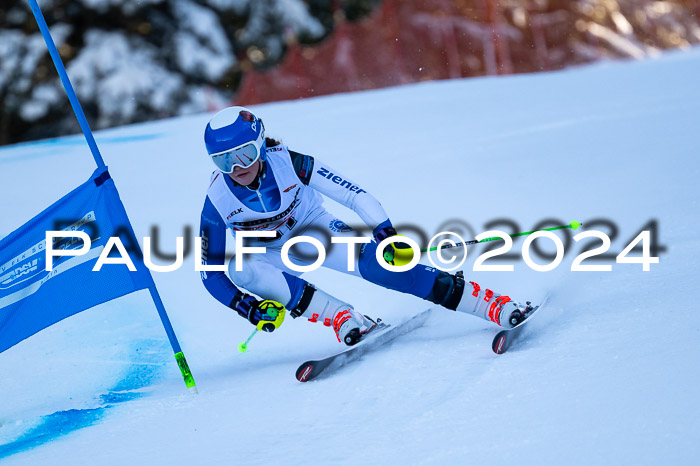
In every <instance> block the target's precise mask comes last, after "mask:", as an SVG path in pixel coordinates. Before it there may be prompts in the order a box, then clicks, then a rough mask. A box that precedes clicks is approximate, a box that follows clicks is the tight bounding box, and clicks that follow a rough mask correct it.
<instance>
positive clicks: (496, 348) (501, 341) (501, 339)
mask: <svg viewBox="0 0 700 466" xmlns="http://www.w3.org/2000/svg"><path fill="white" fill-rule="evenodd" d="M507 337H508V336H507V335H506V332H505V331H502V332H499V333H498V335H496V338H494V339H493V345H492V346H491V349H493V352H494V353H496V354H503V352H504V351H505V350H506V340H507Z"/></svg>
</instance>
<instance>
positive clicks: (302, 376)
mask: <svg viewBox="0 0 700 466" xmlns="http://www.w3.org/2000/svg"><path fill="white" fill-rule="evenodd" d="M313 371H314V365H313V364H311V363H307V364H302V365H301V366H300V367H299V369H297V374H296V376H297V380H298V381H299V382H306V381H308V380H309V377H310V376H311V374H312V373H313Z"/></svg>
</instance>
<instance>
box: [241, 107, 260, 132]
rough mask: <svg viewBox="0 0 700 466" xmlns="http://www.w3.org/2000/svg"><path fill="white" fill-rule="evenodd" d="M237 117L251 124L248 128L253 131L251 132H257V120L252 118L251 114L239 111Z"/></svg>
mask: <svg viewBox="0 0 700 466" xmlns="http://www.w3.org/2000/svg"><path fill="white" fill-rule="evenodd" d="M239 115H240V116H241V118H242V119H243V121H247V122H249V123H252V124H251V125H250V127H251V128H252V129H253V131H257V130H258V119H257V118H255V116H254V115H253V114H252V113H250V112H246V111H245V110H241V111H240V112H239Z"/></svg>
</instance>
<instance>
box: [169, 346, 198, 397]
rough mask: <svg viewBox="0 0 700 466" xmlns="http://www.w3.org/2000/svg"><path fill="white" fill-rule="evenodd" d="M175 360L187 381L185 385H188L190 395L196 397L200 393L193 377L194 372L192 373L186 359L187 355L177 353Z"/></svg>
mask: <svg viewBox="0 0 700 466" xmlns="http://www.w3.org/2000/svg"><path fill="white" fill-rule="evenodd" d="M175 360H176V361H177V365H178V367H179V368H180V372H181V373H182V378H183V379H185V385H187V388H188V389H189V390H190V393H192V394H193V395H196V394H197V393H199V392H198V391H197V385H195V383H194V377H192V372H190V367H189V366H188V365H187V360H186V359H185V355H184V354H182V351H180V352H179V353H175Z"/></svg>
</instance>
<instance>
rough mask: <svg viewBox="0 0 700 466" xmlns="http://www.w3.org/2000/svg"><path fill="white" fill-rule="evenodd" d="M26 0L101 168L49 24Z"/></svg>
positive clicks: (102, 165) (33, 3)
mask: <svg viewBox="0 0 700 466" xmlns="http://www.w3.org/2000/svg"><path fill="white" fill-rule="evenodd" d="M28 1H29V6H30V7H31V9H32V13H34V18H36V24H37V25H38V26H39V30H40V31H41V35H42V36H44V42H46V47H48V49H49V55H51V59H52V60H53V64H54V66H55V67H56V71H58V76H59V77H60V78H61V82H62V83H63V88H64V89H65V90H66V94H68V100H69V101H70V104H71V106H72V107H73V112H74V113H75V116H76V117H77V118H78V124H80V129H82V130H83V134H84V135H85V139H86V140H87V143H88V146H90V152H92V156H93V157H94V159H95V163H97V167H98V168H103V167H104V166H105V162H104V160H102V155H101V154H100V150H99V149H98V148H97V143H96V142H95V138H94V136H93V135H92V131H91V130H90V125H89V124H88V122H87V119H86V118H85V113H83V108H82V107H81V106H80V102H79V101H78V96H76V95H75V90H73V85H72V84H71V83H70V79H68V73H66V67H65V66H63V60H61V55H59V53H58V49H57V48H56V44H55V43H54V41H53V38H52V37H51V32H50V31H49V26H48V25H47V24H46V20H45V19H44V15H43V14H42V13H41V8H39V5H38V4H37V2H36V0H28Z"/></svg>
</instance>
